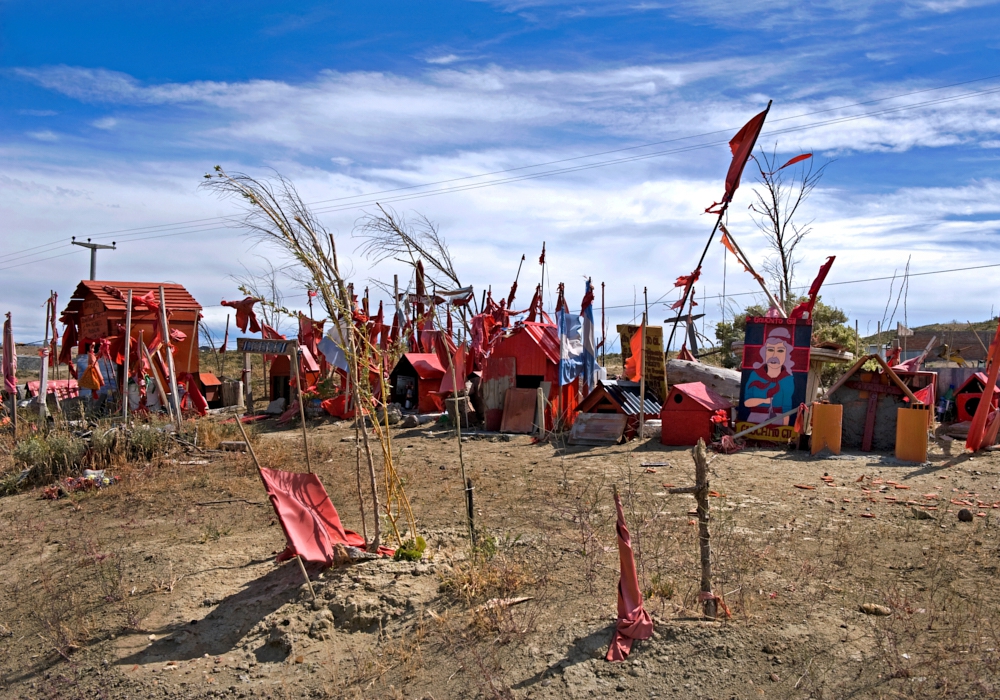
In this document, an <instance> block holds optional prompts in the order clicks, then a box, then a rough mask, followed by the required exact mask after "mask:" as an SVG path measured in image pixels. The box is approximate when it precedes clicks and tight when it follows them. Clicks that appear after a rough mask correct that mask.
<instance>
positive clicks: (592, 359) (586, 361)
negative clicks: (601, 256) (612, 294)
mask: <svg viewBox="0 0 1000 700" xmlns="http://www.w3.org/2000/svg"><path fill="white" fill-rule="evenodd" d="M581 307H582V308H581V310H580V315H581V316H582V317H583V358H582V364H583V367H582V369H581V371H582V374H583V383H584V384H585V385H586V388H587V393H590V391H591V390H593V388H594V387H595V386H597V380H598V379H599V378H600V368H599V367H598V366H597V335H596V331H595V330H594V286H593V284H592V283H591V281H590V279H588V280H587V287H586V291H585V292H584V295H583V304H582V305H581Z"/></svg>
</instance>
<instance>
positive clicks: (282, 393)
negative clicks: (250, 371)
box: [267, 345, 320, 406]
mask: <svg viewBox="0 0 1000 700" xmlns="http://www.w3.org/2000/svg"><path fill="white" fill-rule="evenodd" d="M301 347H302V364H301V366H300V371H301V372H302V383H303V384H304V385H305V388H306V389H308V388H309V387H311V386H315V385H316V382H318V381H319V375H320V369H319V363H317V362H316V358H315V357H313V355H312V353H311V352H309V348H307V347H305V346H304V345H303V346H301ZM267 376H268V385H269V386H268V399H269V400H270V401H274V400H275V399H279V398H283V399H284V400H285V405H286V406H291V405H292V383H291V382H292V376H293V374H292V360H291V358H290V357H289V356H288V355H275V356H274V359H273V360H271V365H270V367H268V375H267Z"/></svg>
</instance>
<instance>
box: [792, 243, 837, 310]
mask: <svg viewBox="0 0 1000 700" xmlns="http://www.w3.org/2000/svg"><path fill="white" fill-rule="evenodd" d="M836 259H837V256H836V255H831V256H830V257H828V258H827V259H826V262H825V263H823V265H822V266H821V267H820V268H819V274H817V275H816V279H814V280H813V283H812V285H810V287H809V299H808V300H806V301H804V302H802V303H801V304H799V305H798V306H796V307H795V308H794V309H792V313H790V314H789V317H790V318H806V314H809V315H812V310H813V307H814V306H816V297H817V296H818V295H819V289H820V287H822V286H823V281H824V280H825V279H826V276H827V274H828V273H829V272H830V268H831V267H833V261H834V260H836Z"/></svg>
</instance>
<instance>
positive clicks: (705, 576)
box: [691, 438, 718, 619]
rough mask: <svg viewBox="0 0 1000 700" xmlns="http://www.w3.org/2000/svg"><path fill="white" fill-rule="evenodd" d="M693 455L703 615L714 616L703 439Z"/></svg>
mask: <svg viewBox="0 0 1000 700" xmlns="http://www.w3.org/2000/svg"><path fill="white" fill-rule="evenodd" d="M691 453H692V456H693V457H694V470H695V471H694V478H695V482H696V483H697V488H698V490H697V491H695V493H694V497H695V500H696V501H697V502H698V542H699V549H700V553H701V595H700V596H699V598H701V599H702V603H703V604H704V606H705V607H704V610H705V615H706V616H708V617H711V618H713V619H714V618H715V616H716V613H717V612H718V611H717V606H716V600H715V596H714V594H713V593H712V544H711V540H710V535H709V532H708V454H707V453H706V452H705V441H704V440H702V439H701V438H698V444H697V445H695V447H694V449H693V450H692V451H691Z"/></svg>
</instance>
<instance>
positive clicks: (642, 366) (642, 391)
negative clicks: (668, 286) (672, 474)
mask: <svg viewBox="0 0 1000 700" xmlns="http://www.w3.org/2000/svg"><path fill="white" fill-rule="evenodd" d="M642 298H643V304H644V306H643V308H644V311H643V312H642V338H641V339H640V341H639V342H640V343H641V345H640V346H639V439H640V440H642V438H643V437H644V435H643V429H644V428H645V426H646V324H647V323H648V322H649V294H648V292H647V290H646V287H643V288H642Z"/></svg>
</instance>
